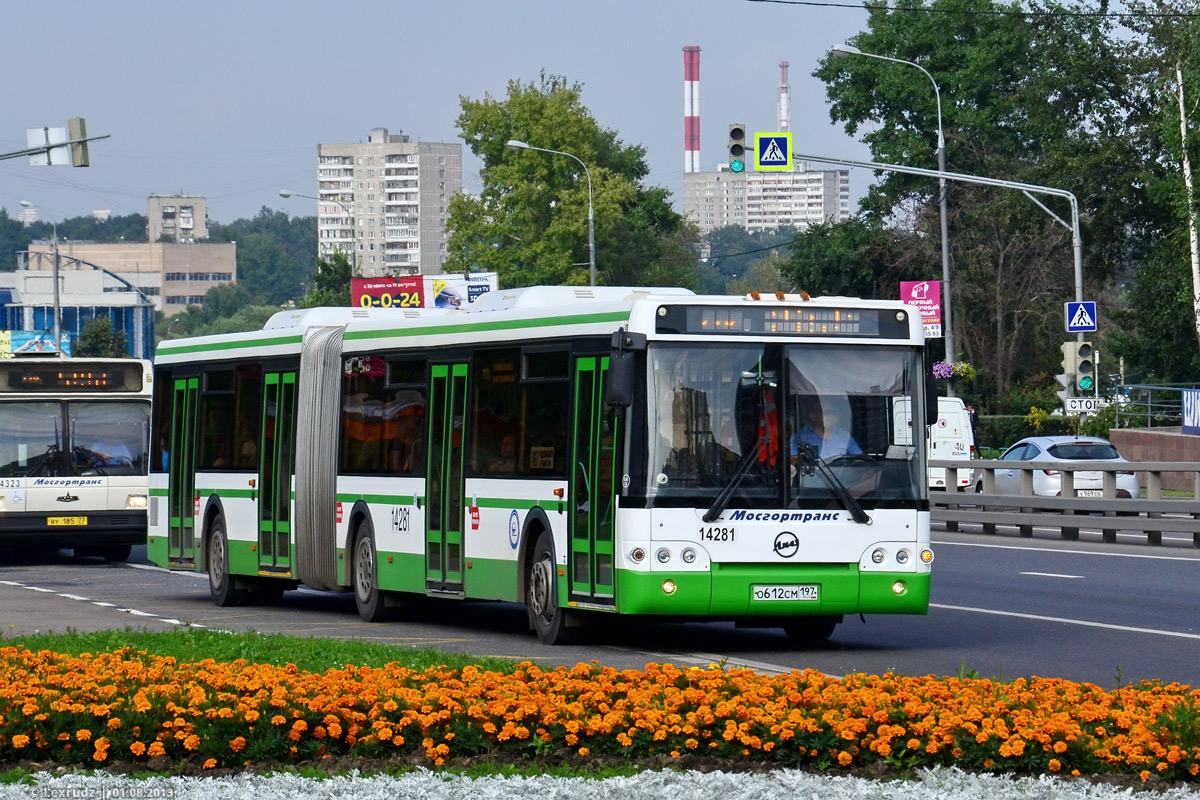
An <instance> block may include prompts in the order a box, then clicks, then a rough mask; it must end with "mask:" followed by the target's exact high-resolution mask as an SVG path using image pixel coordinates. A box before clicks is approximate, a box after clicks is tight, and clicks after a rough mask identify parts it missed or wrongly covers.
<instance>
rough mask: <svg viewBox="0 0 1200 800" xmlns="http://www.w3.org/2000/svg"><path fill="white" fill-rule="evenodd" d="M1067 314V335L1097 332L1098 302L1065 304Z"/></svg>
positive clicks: (1088, 301) (1081, 301)
mask: <svg viewBox="0 0 1200 800" xmlns="http://www.w3.org/2000/svg"><path fill="white" fill-rule="evenodd" d="M1063 308H1064V309H1065V312H1066V319H1067V333H1085V332H1087V331H1094V330H1096V301H1095V300H1080V301H1072V302H1068V303H1063Z"/></svg>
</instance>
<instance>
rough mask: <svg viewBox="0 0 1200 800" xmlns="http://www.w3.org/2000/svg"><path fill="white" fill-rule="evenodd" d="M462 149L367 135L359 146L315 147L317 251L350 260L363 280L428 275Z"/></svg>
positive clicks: (434, 268) (441, 247) (443, 240)
mask: <svg viewBox="0 0 1200 800" xmlns="http://www.w3.org/2000/svg"><path fill="white" fill-rule="evenodd" d="M460 191H462V145H461V144H457V143H446V142H414V141H412V140H411V139H410V138H409V137H408V136H407V135H405V134H403V133H399V134H393V133H389V132H388V129H387V128H375V129H374V130H372V131H371V132H370V135H369V136H368V137H367V141H366V142H359V143H353V144H320V145H317V195H318V197H319V200H318V202H317V242H318V244H317V249H318V255H319V256H320V257H322V258H328V257H329V256H331V255H332V254H333V253H336V252H338V251H343V252H349V253H351V254H352V255H353V258H352V259H351V261H352V263H353V264H354V266H355V267H356V269H357V271H358V273H359V274H360V275H362V276H363V277H381V276H389V275H390V276H401V275H422V274H424V275H434V274H438V273H440V272H441V271H442V263H443V262H444V261H445V260H446V256H447V249H446V245H447V239H448V236H447V233H446V221H447V220H448V219H449V216H450V198H451V197H453V196H454V194H455V193H456V192H460Z"/></svg>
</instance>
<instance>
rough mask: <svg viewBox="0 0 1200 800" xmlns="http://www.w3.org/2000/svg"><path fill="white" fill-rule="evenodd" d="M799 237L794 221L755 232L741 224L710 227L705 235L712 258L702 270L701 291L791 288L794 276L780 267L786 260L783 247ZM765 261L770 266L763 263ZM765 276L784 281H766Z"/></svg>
mask: <svg viewBox="0 0 1200 800" xmlns="http://www.w3.org/2000/svg"><path fill="white" fill-rule="evenodd" d="M795 238H796V229H795V228H793V227H792V226H790V225H784V226H783V227H780V228H777V229H775V230H772V231H754V232H751V231H748V230H746V229H745V228H744V227H742V226H741V225H726V226H724V227H722V228H715V229H713V230H711V231H709V232H708V234H707V235H706V236H705V237H704V243H705V245H707V247H708V259H707V261H706V263H705V265H706V266H707V269H705V270H703V271H702V272H701V274H700V291H701V292H703V293H704V294H726V293H728V294H744V293H745V292H746V291H749V290H751V289H755V290H758V291H767V290H770V291H775V290H776V288H778V289H781V290H785V291H791V290H792V288H793V287H792V285H791V282H790V280H789V279H788V278H786V277H784V276H783V275H781V274H779V271H780V269H781V268H782V266H783V264H782V263H780V262H781V260H786V252H785V250H784V249H783V248H784V246H785V245H788V244H790V243H791V242H792V240H793V239H795ZM764 261H766V262H768V265H767V266H761V265H762V263H763V262H764ZM764 279H765V280H766V282H767V283H772V282H774V283H778V284H780V285H778V286H765V285H762V282H763V280H764ZM735 284H736V285H735ZM750 284H752V285H750ZM748 285H749V289H748V288H747V286H748Z"/></svg>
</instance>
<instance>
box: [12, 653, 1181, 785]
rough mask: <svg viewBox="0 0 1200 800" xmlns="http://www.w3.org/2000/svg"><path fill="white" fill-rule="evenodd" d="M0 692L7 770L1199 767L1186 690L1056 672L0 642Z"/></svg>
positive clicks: (1156, 770) (1166, 770)
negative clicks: (170, 650) (414, 765)
mask: <svg viewBox="0 0 1200 800" xmlns="http://www.w3.org/2000/svg"><path fill="white" fill-rule="evenodd" d="M0 687H3V688H2V689H0V761H4V762H7V763H10V764H11V763H17V762H20V761H23V760H34V761H39V762H45V761H52V762H59V763H69V764H79V765H89V766H93V767H98V766H104V765H106V764H107V763H110V762H113V761H118V760H120V761H134V762H147V763H151V762H153V761H154V760H156V759H157V760H161V759H171V760H173V761H175V762H178V761H188V762H190V763H195V764H198V765H199V766H201V767H202V768H203V769H215V768H226V767H244V766H250V765H253V764H255V763H264V762H280V761H282V762H285V763H286V762H292V763H296V764H298V765H299V764H313V763H314V762H319V761H320V760H321V759H324V758H328V757H331V756H347V755H353V756H360V757H364V758H392V757H396V756H408V757H414V756H415V757H417V758H419V759H427V763H429V764H432V765H440V764H443V763H445V762H446V760H447V759H448V758H452V757H457V756H479V755H488V754H493V755H498V754H503V755H505V756H508V757H517V758H521V757H530V758H532V757H535V756H540V755H543V754H546V753H549V752H557V751H569V752H570V753H572V754H573V755H574V757H582V758H584V759H586V758H588V757H595V758H600V757H604V756H618V757H628V758H641V757H646V756H659V757H668V758H669V757H676V758H677V757H680V756H681V755H684V754H688V753H693V754H697V755H709V756H713V757H719V758H723V759H734V760H739V759H740V760H744V761H754V762H759V763H767V764H772V765H777V766H780V767H784V766H787V767H806V768H810V769H822V770H824V769H837V768H849V767H852V766H854V767H861V766H864V765H869V764H871V763H873V762H885V763H887V764H891V765H894V766H898V767H902V768H908V767H916V766H933V765H957V766H961V767H965V768H970V769H980V770H988V771H994V772H1020V773H1034V774H1038V773H1060V774H1074V775H1079V774H1111V773H1126V774H1136V775H1140V776H1141V778H1142V779H1143V780H1145V779H1147V778H1148V777H1149V776H1151V775H1156V776H1158V777H1159V778H1162V779H1164V780H1188V781H1194V780H1195V779H1196V776H1197V774H1198V773H1200V707H1198V705H1200V704H1198V693H1197V692H1194V691H1192V690H1191V688H1190V687H1188V686H1182V685H1179V684H1171V685H1156V684H1155V685H1149V684H1144V685H1140V686H1136V687H1130V688H1124V689H1118V690H1113V691H1105V690H1103V689H1101V688H1099V687H1097V686H1095V685H1092V684H1079V683H1073V682H1071V681H1065V680H1059V679H1053V678H1030V679H1022V680H1017V681H1013V682H1011V683H1001V682H997V681H991V680H982V679H959V678H934V677H932V676H927V677H921V678H904V677H899V676H896V675H892V674H890V673H889V674H886V675H882V676H872V675H848V676H846V677H845V678H843V679H840V680H837V679H833V678H829V677H826V676H824V675H822V674H820V673H817V672H813V671H804V672H800V671H794V672H792V673H790V674H788V675H784V676H763V675H759V674H757V673H754V672H752V671H749V670H723V669H720V668H718V667H715V666H714V667H711V668H708V669H696V668H692V669H686V670H683V669H678V668H676V667H674V666H671V665H649V666H647V668H646V670H645V671H644V672H642V671H636V670H625V671H618V670H614V669H612V668H608V667H601V666H598V665H595V664H579V665H577V666H575V667H574V668H572V669H566V668H559V669H556V670H543V669H541V668H539V667H537V666H536V665H533V664H529V663H524V664H522V665H520V667H519V668H518V669H517V670H516V671H515V672H513V673H511V674H501V673H497V672H490V671H483V670H479V669H477V668H474V667H468V668H466V669H463V670H461V671H458V670H450V669H446V668H433V669H428V670H423V671H416V670H411V669H407V668H403V667H399V666H394V665H390V666H388V667H384V668H371V667H355V666H346V667H344V668H342V669H331V670H328V671H326V672H323V673H308V672H303V671H301V670H298V669H297V668H295V667H294V666H290V665H289V666H285V667H276V666H266V665H256V664H250V663H248V662H246V661H244V660H238V661H234V662H231V663H217V662H214V661H212V660H205V661H198V662H195V663H180V662H177V661H176V660H175V659H173V658H166V657H157V656H152V655H149V654H147V653H145V652H143V651H138V652H134V651H132V650H129V649H123V650H119V651H116V652H112V653H100V654H96V655H86V654H85V655H83V656H78V657H76V656H66V655H61V654H57V653H52V652H49V651H40V652H33V651H30V650H27V649H25V648H21V647H3V648H0Z"/></svg>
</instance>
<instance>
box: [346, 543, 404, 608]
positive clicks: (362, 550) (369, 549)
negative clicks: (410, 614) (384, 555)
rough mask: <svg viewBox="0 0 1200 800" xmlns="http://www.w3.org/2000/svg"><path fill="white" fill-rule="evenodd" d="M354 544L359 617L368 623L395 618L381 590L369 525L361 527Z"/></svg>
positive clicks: (356, 603) (354, 567)
mask: <svg viewBox="0 0 1200 800" xmlns="http://www.w3.org/2000/svg"><path fill="white" fill-rule="evenodd" d="M358 530H359V532H358V536H357V537H355V544H354V565H353V572H352V576H353V577H352V580H353V581H354V604H355V605H356V606H358V615H359V616H360V617H362V618H363V620H364V621H366V622H383V621H385V620H387V619H390V618H391V617H392V616H393V612H394V609H392V608H390V607H389V606H388V605H387V603H386V601H385V600H384V595H383V592H382V591H381V590H380V588H379V561H378V558H377V553H376V550H375V535H374V534H373V533H372V532H371V528H370V526H369V525H366V524H363V525H360V526H359V529H358Z"/></svg>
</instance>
